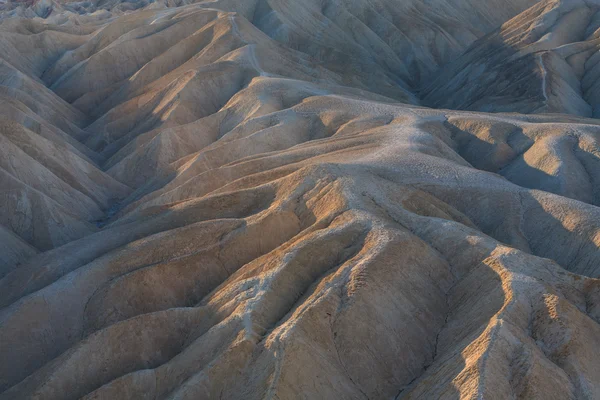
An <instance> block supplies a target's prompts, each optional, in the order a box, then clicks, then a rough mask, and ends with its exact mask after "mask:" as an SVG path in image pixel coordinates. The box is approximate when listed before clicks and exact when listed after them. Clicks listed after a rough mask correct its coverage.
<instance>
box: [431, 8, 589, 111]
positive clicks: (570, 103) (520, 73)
mask: <svg viewBox="0 0 600 400" xmlns="http://www.w3.org/2000/svg"><path fill="white" fill-rule="evenodd" d="M599 12H600V2H597V1H593V0H560V1H556V0H544V1H541V2H539V3H538V4H536V5H535V6H534V7H532V8H531V9H529V10H527V11H526V12H524V13H522V14H520V15H518V16H517V17H515V18H513V19H511V20H510V21H508V22H506V23H505V24H504V25H502V27H501V28H499V29H498V30H497V31H495V32H493V33H491V34H489V35H487V36H486V37H484V38H482V39H480V40H478V41H477V42H476V43H474V44H473V46H472V47H471V48H469V49H468V50H467V51H466V52H465V53H464V54H463V55H461V56H460V57H458V58H457V59H456V60H455V61H453V62H451V63H450V64H449V65H447V66H446V67H445V68H443V69H442V70H441V72H440V73H434V74H433V78H432V79H431V81H430V82H428V83H427V84H425V85H424V86H423V88H422V91H421V97H422V99H423V102H424V104H427V105H429V106H432V107H445V108H454V109H457V108H458V109H467V110H478V111H494V112H498V111H500V112H506V111H514V112H522V113H544V112H552V113H568V114H574V115H580V116H585V117H591V116H594V117H597V116H598V112H599V111H598V106H599V100H598V99H599V98H600V97H599V96H600V92H599V91H598V88H597V85H596V84H595V82H596V80H597V79H596V78H597V76H598V62H597V61H598V57H597V56H594V55H595V54H596V53H597V52H598V45H599V43H600V42H599V39H598V35H599V33H598V29H599V28H600V14H599Z"/></svg>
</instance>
